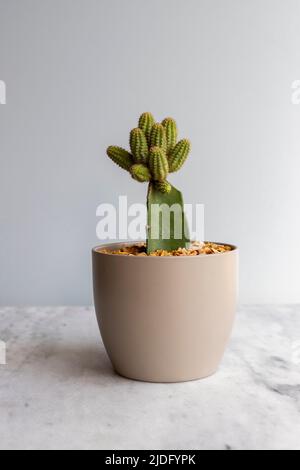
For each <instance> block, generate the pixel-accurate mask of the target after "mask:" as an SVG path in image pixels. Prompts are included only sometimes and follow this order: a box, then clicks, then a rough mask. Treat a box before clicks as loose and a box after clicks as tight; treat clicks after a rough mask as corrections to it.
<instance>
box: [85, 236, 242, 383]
mask: <svg viewBox="0 0 300 470" xmlns="http://www.w3.org/2000/svg"><path fill="white" fill-rule="evenodd" d="M121 246H124V243H121V244H113V245H105V246H102V247H98V248H95V249H94V250H93V277H94V298H95V308H96V314H97V319H98V323H99V327H100V331H101V335H102V338H103V343H104V345H105V348H106V350H107V353H108V356H109V357H110V360H111V362H112V364H113V366H114V369H115V370H116V372H118V373H119V374H120V375H123V376H125V377H128V378H131V379H136V380H143V381H148V382H181V381H188V380H194V379H201V378H204V377H208V376H210V375H212V374H214V373H215V372H216V370H217V368H218V366H219V364H220V362H221V360H222V357H223V354H224V351H225V348H226V345H227V342H228V340H229V338H230V334H231V330H232V326H233V321H234V317H235V311H236V301H237V284H238V250H237V249H236V248H235V247H232V248H233V250H232V251H228V252H226V253H218V254H212V255H200V256H196V257H188V256H187V257H136V256H121V255H110V254H103V253H100V252H99V249H103V248H106V249H113V250H117V249H119V248H120V247H121Z"/></svg>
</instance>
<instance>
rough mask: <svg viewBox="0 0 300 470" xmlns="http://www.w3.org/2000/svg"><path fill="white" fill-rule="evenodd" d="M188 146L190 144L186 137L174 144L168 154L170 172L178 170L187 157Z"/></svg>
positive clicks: (189, 146)
mask: <svg viewBox="0 0 300 470" xmlns="http://www.w3.org/2000/svg"><path fill="white" fill-rule="evenodd" d="M190 148H191V144H190V142H189V140H187V139H183V140H181V141H180V142H178V144H176V146H175V147H174V148H173V150H172V151H171V153H170V154H169V167H170V173H174V172H175V171H178V170H180V168H181V167H182V166H183V164H184V163H185V161H186V159H187V157H188V154H189V152H190Z"/></svg>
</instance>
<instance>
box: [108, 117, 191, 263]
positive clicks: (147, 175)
mask: <svg viewBox="0 0 300 470" xmlns="http://www.w3.org/2000/svg"><path fill="white" fill-rule="evenodd" d="M176 141H177V125H176V122H175V121H174V119H172V118H166V119H164V120H163V121H162V123H161V124H159V123H155V121H154V117H153V116H152V114H151V113H143V114H142V115H141V117H140V119H139V127H137V128H135V129H133V130H132V131H131V133H130V149H131V152H132V153H130V152H128V151H127V150H124V149H123V148H121V147H116V146H110V147H108V149H107V155H108V156H109V158H111V160H113V162H115V163H116V164H117V165H119V166H120V167H121V168H123V169H124V170H127V171H128V172H129V173H130V174H131V176H132V177H133V178H134V179H135V180H136V181H138V182H140V183H147V182H148V183H149V189H148V197H147V207H148V232H147V253H148V254H150V253H152V252H153V251H156V250H176V249H177V248H185V247H188V246H189V235H188V227H187V222H186V218H185V214H184V204H183V198H182V194H181V192H180V191H178V190H177V189H176V188H174V186H172V185H171V184H170V183H169V182H168V181H167V177H168V174H169V173H173V172H175V171H178V170H179V169H180V168H181V167H182V165H183V164H184V162H185V160H186V159H187V156H188V154H189V151H190V143H189V141H188V140H187V139H184V140H181V141H180V142H178V143H177V144H176ZM157 206H158V207H159V208H161V207H164V208H166V207H167V208H168V207H169V208H170V211H172V210H173V208H174V206H177V208H178V207H179V209H180V210H179V211H176V214H175V212H174V214H173V215H172V216H170V217H169V223H168V226H169V233H170V238H165V236H164V235H165V232H164V224H165V220H162V219H163V217H162V216H159V217H158V218H156V217H155V216H154V215H153V214H152V209H156V208H157ZM167 222H168V221H167ZM178 227H182V228H183V229H184V230H183V231H182V235H181V236H179V237H178V234H177V228H178ZM153 232H156V233H158V237H156V236H153Z"/></svg>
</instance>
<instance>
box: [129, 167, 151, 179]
mask: <svg viewBox="0 0 300 470" xmlns="http://www.w3.org/2000/svg"><path fill="white" fill-rule="evenodd" d="M130 173H131V175H132V178H133V179H135V180H136V181H139V183H146V182H147V181H150V179H151V173H150V171H149V168H148V167H147V166H146V165H143V164H142V163H137V164H135V165H133V166H132V167H131V169H130Z"/></svg>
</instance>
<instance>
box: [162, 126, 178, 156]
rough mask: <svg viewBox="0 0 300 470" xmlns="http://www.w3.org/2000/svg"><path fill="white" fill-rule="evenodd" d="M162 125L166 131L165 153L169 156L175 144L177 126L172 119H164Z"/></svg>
mask: <svg viewBox="0 0 300 470" xmlns="http://www.w3.org/2000/svg"><path fill="white" fill-rule="evenodd" d="M162 125H163V126H164V128H165V131H166V138H167V153H168V154H169V152H170V151H171V150H173V148H174V147H175V145H176V142H177V134H178V131H177V124H176V121H175V120H174V119H173V118H166V119H164V120H163V122H162Z"/></svg>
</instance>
